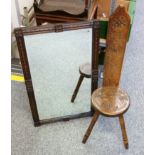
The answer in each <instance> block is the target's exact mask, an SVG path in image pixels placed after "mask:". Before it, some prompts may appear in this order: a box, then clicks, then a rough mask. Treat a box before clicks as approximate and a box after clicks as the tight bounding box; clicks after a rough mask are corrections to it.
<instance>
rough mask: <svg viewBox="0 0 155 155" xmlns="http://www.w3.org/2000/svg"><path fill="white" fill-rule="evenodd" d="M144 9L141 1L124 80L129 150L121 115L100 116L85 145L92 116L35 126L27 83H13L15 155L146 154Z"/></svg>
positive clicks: (127, 57) (137, 11) (128, 52)
mask: <svg viewBox="0 0 155 155" xmlns="http://www.w3.org/2000/svg"><path fill="white" fill-rule="evenodd" d="M143 12H144V10H143V1H141V0H137V6H136V14H135V19H134V24H133V29H132V33H131V37H130V41H129V43H128V46H127V51H126V57H125V61H124V68H123V72H122V79H121V87H122V88H124V89H125V90H127V91H128V93H129V95H130V97H131V106H130V109H129V110H128V112H127V113H126V114H125V121H126V129H127V133H128V138H129V150H125V149H124V146H123V143H122V137H121V130H120V127H119V123H118V119H117V118H107V117H100V118H99V120H98V122H97V123H96V125H95V127H94V130H93V132H92V134H91V136H90V138H89V140H88V142H87V143H86V144H85V145H84V144H82V143H81V141H82V137H83V134H84V133H85V131H86V128H87V127H88V124H89V122H90V120H91V118H90V117H89V118H82V119H76V120H72V121H69V122H60V123H54V124H48V125H43V126H41V127H37V128H35V127H33V123H32V117H31V112H30V107H29V102H28V97H27V93H26V89H25V85H24V84H23V83H18V82H12V155H87V154H88V155H124V154H125V155H142V154H144V153H143V151H144V149H143V146H144V143H143V140H144V137H143V132H144V129H143V110H144V108H143V88H144V86H143V70H144V69H143V58H144V56H143Z"/></svg>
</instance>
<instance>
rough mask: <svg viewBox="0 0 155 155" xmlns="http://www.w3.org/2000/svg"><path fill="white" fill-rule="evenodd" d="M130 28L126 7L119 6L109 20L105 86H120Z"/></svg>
mask: <svg viewBox="0 0 155 155" xmlns="http://www.w3.org/2000/svg"><path fill="white" fill-rule="evenodd" d="M129 28H130V17H129V15H128V13H127V12H126V9H125V7H122V6H119V7H118V8H117V9H116V10H115V12H114V13H113V14H112V15H111V16H110V18H109V24H108V32H107V48H106V55H105V61H104V81H103V85H104V86H109V85H110V86H118V85H119V80H120V74H121V69H122V63H123V58H124V53H125V48H126V42H127V39H128V33H129Z"/></svg>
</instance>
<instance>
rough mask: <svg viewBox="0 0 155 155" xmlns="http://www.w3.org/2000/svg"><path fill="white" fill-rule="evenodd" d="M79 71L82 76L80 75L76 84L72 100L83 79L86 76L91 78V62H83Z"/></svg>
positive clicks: (72, 100)
mask: <svg viewBox="0 0 155 155" xmlns="http://www.w3.org/2000/svg"><path fill="white" fill-rule="evenodd" d="M79 73H80V77H79V80H78V83H77V85H76V88H75V90H74V93H73V95H72V98H71V102H74V100H75V98H76V96H77V93H78V91H79V88H80V86H81V83H82V81H83V79H84V78H91V64H90V63H85V64H82V65H81V66H80V67H79Z"/></svg>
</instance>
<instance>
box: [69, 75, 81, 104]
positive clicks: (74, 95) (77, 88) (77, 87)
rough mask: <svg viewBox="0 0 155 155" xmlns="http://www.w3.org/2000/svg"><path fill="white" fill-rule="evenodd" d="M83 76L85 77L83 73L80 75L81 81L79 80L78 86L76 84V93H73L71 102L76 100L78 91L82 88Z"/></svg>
mask: <svg viewBox="0 0 155 155" xmlns="http://www.w3.org/2000/svg"><path fill="white" fill-rule="evenodd" d="M83 78H84V76H83V75H80V77H79V81H78V83H77V86H76V88H75V90H74V93H73V95H72V99H71V102H74V100H75V98H76V95H77V93H78V91H79V88H80V86H81V83H82V81H83Z"/></svg>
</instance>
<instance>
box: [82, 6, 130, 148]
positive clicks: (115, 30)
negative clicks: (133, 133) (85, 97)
mask: <svg viewBox="0 0 155 155" xmlns="http://www.w3.org/2000/svg"><path fill="white" fill-rule="evenodd" d="M129 29H130V16H129V15H128V13H127V12H126V8H125V7H124V6H118V7H117V9H116V10H115V11H114V12H113V13H112V15H111V16H110V18H109V22H108V30H107V41H106V45H107V46H106V53H105V59H104V73H103V74H104V75H103V76H104V79H103V84H102V87H101V88H98V89H96V90H95V91H94V92H93V94H92V106H93V108H94V111H95V113H94V115H93V118H92V121H91V123H90V125H89V127H88V129H87V131H86V133H85V135H84V138H83V141H82V142H83V143H86V141H87V139H88V137H89V135H90V133H91V131H92V129H93V126H94V125H95V122H96V121H97V119H98V116H99V115H100V114H101V115H105V116H109V117H116V116H118V117H119V123H120V126H121V130H122V137H123V142H124V146H125V148H126V149H127V148H128V138H127V134H126V129H125V122H124V117H123V114H124V113H125V112H126V111H127V109H128V108H129V105H130V104H129V97H128V95H127V93H125V92H124V91H123V90H121V89H120V88H119V82H120V77H121V70H122V64H123V59H124V54H125V48H126V42H127V39H128V35H129Z"/></svg>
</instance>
